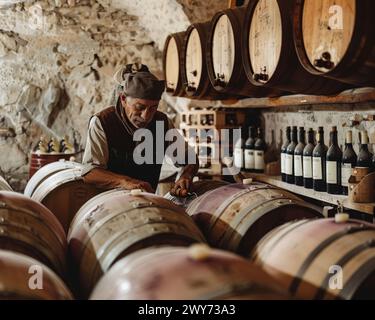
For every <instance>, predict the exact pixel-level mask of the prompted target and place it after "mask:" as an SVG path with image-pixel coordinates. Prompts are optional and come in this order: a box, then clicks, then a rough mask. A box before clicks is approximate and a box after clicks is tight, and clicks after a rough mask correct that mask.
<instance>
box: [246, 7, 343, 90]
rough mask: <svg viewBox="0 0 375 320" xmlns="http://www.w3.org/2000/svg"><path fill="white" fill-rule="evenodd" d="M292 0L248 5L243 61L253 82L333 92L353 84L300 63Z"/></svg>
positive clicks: (270, 85)
mask: <svg viewBox="0 0 375 320" xmlns="http://www.w3.org/2000/svg"><path fill="white" fill-rule="evenodd" d="M292 13H293V1H291V0H288V1H284V0H255V1H250V2H249V4H248V7H247V11H246V16H245V23H244V32H243V46H242V50H243V55H242V57H243V64H244V67H245V72H246V75H247V77H248V79H249V80H250V82H251V83H253V84H254V85H258V86H265V87H271V88H276V89H280V90H285V91H289V92H294V93H301V94H302V93H303V94H313V95H331V94H336V93H339V92H341V91H343V90H345V89H347V88H349V87H350V86H348V85H346V84H343V83H340V82H338V81H335V80H331V79H327V78H324V77H319V76H315V75H312V74H311V73H309V72H307V71H306V70H305V69H304V68H303V67H302V65H301V64H300V62H299V60H298V57H297V53H296V50H295V48H294V43H293V25H292V21H291V19H292Z"/></svg>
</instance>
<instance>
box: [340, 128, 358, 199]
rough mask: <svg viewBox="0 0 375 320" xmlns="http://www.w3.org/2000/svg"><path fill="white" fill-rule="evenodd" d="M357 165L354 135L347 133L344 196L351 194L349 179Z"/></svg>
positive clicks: (342, 177)
mask: <svg viewBox="0 0 375 320" xmlns="http://www.w3.org/2000/svg"><path fill="white" fill-rule="evenodd" d="M356 165H357V154H356V153H355V151H354V149H353V133H352V131H351V130H348V131H347V132H346V141H345V150H344V153H343V155H342V162H341V186H342V192H343V194H345V195H347V194H348V192H349V189H348V187H349V178H350V176H351V175H352V169H353V168H354V167H355V166H356Z"/></svg>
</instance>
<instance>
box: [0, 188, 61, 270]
mask: <svg viewBox="0 0 375 320" xmlns="http://www.w3.org/2000/svg"><path fill="white" fill-rule="evenodd" d="M0 249H4V250H11V251H15V252H19V253H23V254H25V255H28V256H30V257H32V258H34V259H36V260H39V261H41V262H42V263H44V264H46V265H48V266H49V267H50V268H52V269H53V270H54V271H55V272H57V273H58V274H60V275H61V276H64V275H65V274H66V253H67V243H66V236H65V233H64V230H63V228H62V227H61V225H60V223H59V222H58V221H57V219H56V217H55V216H54V215H53V214H52V212H51V211H49V210H48V209H47V208H46V207H44V206H43V205H41V204H40V203H37V202H35V201H34V200H31V199H30V198H28V197H26V196H24V195H22V194H19V193H16V192H9V191H0ZM0 273H1V272H0Z"/></svg>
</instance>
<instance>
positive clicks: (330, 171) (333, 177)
mask: <svg viewBox="0 0 375 320" xmlns="http://www.w3.org/2000/svg"><path fill="white" fill-rule="evenodd" d="M326 165H327V183H329V184H337V162H336V161H326Z"/></svg>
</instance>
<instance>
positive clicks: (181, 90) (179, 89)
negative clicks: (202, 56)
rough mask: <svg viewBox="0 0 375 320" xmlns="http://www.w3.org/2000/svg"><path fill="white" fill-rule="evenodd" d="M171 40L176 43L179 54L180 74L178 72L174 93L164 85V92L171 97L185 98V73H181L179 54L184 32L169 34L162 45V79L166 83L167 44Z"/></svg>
mask: <svg viewBox="0 0 375 320" xmlns="http://www.w3.org/2000/svg"><path fill="white" fill-rule="evenodd" d="M171 38H174V40H175V41H176V45H177V50H178V52H179V64H180V66H179V68H180V72H179V81H178V83H177V86H176V90H174V91H169V90H168V85H167V84H166V92H167V93H168V94H170V95H172V96H177V97H185V96H186V93H185V83H186V82H187V80H186V74H185V72H183V70H182V64H181V54H182V52H183V47H184V38H185V31H183V32H177V33H173V34H170V35H168V37H167V39H166V40H165V44H164V49H163V72H164V79H165V80H166V81H167V75H166V70H167V69H166V62H167V59H166V58H167V48H168V44H169V41H170V39H171Z"/></svg>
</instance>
